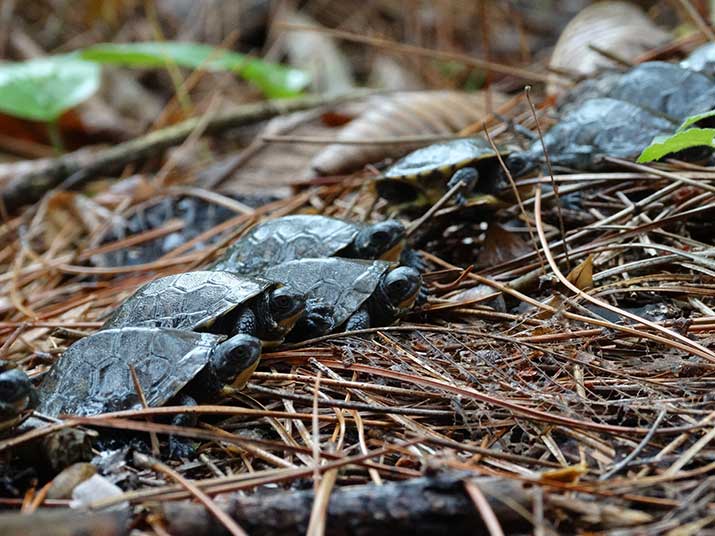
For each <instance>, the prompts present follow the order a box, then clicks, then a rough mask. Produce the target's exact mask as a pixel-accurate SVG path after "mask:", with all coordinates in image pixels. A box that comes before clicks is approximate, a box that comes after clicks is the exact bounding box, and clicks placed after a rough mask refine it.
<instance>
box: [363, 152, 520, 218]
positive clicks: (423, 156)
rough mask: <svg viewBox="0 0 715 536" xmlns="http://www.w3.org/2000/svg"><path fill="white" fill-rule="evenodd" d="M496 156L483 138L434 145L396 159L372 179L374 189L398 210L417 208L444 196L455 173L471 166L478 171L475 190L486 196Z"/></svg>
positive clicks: (495, 173) (495, 174)
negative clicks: (477, 189) (477, 188)
mask: <svg viewBox="0 0 715 536" xmlns="http://www.w3.org/2000/svg"><path fill="white" fill-rule="evenodd" d="M500 153H501V154H504V155H506V154H507V152H506V151H501V150H500ZM496 154H497V153H495V152H494V149H493V148H492V146H491V145H490V144H489V142H488V141H487V140H485V139H483V138H465V139H457V140H451V141H446V142H443V143H435V144H433V145H428V146H427V147H423V148H421V149H417V150H416V151H413V152H411V153H410V154H408V155H407V156H405V157H404V158H402V159H401V160H398V161H397V162H396V163H395V164H393V165H392V166H390V167H389V168H388V169H387V170H386V171H385V173H383V175H382V176H381V177H379V178H378V179H377V180H376V183H375V186H376V188H377V192H378V194H379V195H380V196H381V197H383V198H384V199H386V200H387V201H389V202H391V203H394V204H397V205H401V206H398V207H397V208H398V209H400V208H420V207H424V206H427V205H432V204H434V203H436V202H437V201H438V200H439V199H440V197H442V195H444V193H445V192H446V191H447V182H448V181H449V179H450V178H451V177H452V175H453V174H454V172H455V171H457V170H458V169H462V168H464V167H468V166H472V167H475V168H477V171H478V172H479V182H478V184H479V191H480V192H483V193H490V192H491V190H493V189H494V185H495V184H496V182H497V180H496V179H497V178H498V177H499V176H500V175H499V162H498V161H497V159H496ZM492 183H493V184H492Z"/></svg>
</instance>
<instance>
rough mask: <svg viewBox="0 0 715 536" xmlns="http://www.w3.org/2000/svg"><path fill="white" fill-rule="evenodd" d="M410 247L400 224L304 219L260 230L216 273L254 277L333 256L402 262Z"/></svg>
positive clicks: (247, 236) (259, 227)
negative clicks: (284, 265) (297, 262)
mask: <svg viewBox="0 0 715 536" xmlns="http://www.w3.org/2000/svg"><path fill="white" fill-rule="evenodd" d="M404 245H405V228H404V226H403V225H402V224H401V223H400V222H398V221H396V220H387V221H382V222H378V223H373V224H364V223H358V222H351V221H346V220H341V219H338V218H330V217H328V216H320V215H308V214H298V215H293V216H284V217H282V218H276V219H274V220H270V221H266V222H264V223H260V224H258V225H256V226H255V227H253V228H252V229H251V230H250V231H249V232H248V233H246V234H245V235H244V236H243V237H241V238H240V239H239V240H237V241H236V242H235V243H234V244H233V245H231V247H229V248H228V250H226V253H225V254H224V255H223V257H221V258H220V259H219V260H218V261H217V262H216V263H214V264H213V265H212V266H211V267H210V269H212V270H226V271H228V272H233V273H238V274H247V275H251V274H258V273H260V272H261V271H262V270H264V269H265V268H268V267H269V266H273V265H276V264H281V263H284V262H287V261H292V260H295V259H303V258H320V257H333V256H337V257H346V258H355V259H383V260H388V261H398V260H399V259H400V255H401V254H402V253H403V248H404Z"/></svg>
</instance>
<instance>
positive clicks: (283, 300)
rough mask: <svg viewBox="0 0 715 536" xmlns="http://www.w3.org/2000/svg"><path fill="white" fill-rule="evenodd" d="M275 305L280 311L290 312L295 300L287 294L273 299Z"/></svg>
mask: <svg viewBox="0 0 715 536" xmlns="http://www.w3.org/2000/svg"><path fill="white" fill-rule="evenodd" d="M273 304H274V305H275V306H276V308H277V309H278V310H279V311H289V310H290V309H292V308H293V299H292V298H291V297H290V296H286V295H285V294H280V295H278V296H274V297H273Z"/></svg>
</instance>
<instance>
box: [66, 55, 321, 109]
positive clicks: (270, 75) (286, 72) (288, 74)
mask: <svg viewBox="0 0 715 536" xmlns="http://www.w3.org/2000/svg"><path fill="white" fill-rule="evenodd" d="M79 55H80V57H81V58H82V59H85V60H91V61H96V62H99V63H103V64H114V65H124V66H127V67H166V65H167V64H170V63H175V64H176V65H179V66H181V67H188V68H190V69H199V68H201V69H205V70H208V71H231V72H234V73H236V74H238V75H239V76H241V77H242V78H244V79H245V80H248V81H249V82H251V83H253V84H255V85H256V86H257V87H258V88H259V89H260V90H261V91H263V93H264V94H265V95H266V96H268V97H270V98H281V97H293V96H296V95H298V94H300V92H301V91H302V90H303V89H305V87H306V86H307V85H308V83H309V82H310V78H309V76H308V75H307V74H306V73H305V72H303V71H300V70H298V69H292V68H290V67H285V66H283V65H278V64H275V63H270V62H267V61H263V60H260V59H257V58H251V57H250V56H246V55H244V54H238V53H237V52H230V51H228V50H224V49H220V48H214V47H211V46H208V45H202V44H198V43H185V42H177V41H162V42H145V43H104V44H99V45H94V46H91V47H89V48H86V49H84V50H82V51H80V52H79Z"/></svg>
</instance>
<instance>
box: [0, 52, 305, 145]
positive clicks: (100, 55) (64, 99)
mask: <svg viewBox="0 0 715 536" xmlns="http://www.w3.org/2000/svg"><path fill="white" fill-rule="evenodd" d="M171 63H174V64H176V65H179V66H182V67H188V68H191V69H199V68H201V69H206V70H210V71H218V70H223V71H231V72H234V73H236V74H238V75H239V76H241V77H243V78H245V79H246V80H248V81H249V82H251V83H253V84H255V85H256V86H257V87H258V88H260V89H261V91H263V93H265V95H266V96H268V97H269V98H281V97H292V96H295V95H299V94H300V92H301V91H302V90H303V89H305V87H306V86H307V85H308V83H309V81H310V80H309V77H308V75H307V74H306V73H304V72H303V71H299V70H297V69H292V68H289V67H285V66H283V65H277V64H274V63H270V62H266V61H263V60H259V59H255V58H251V57H248V56H245V55H242V54H237V53H235V52H230V51H227V50H222V49H217V48H214V47H210V46H207V45H201V44H196V43H179V42H157V43H151V42H149V43H129V44H115V43H108V44H101V45H95V46H92V47H89V48H86V49H83V50H79V51H77V52H74V53H72V54H63V55H57V56H47V57H44V58H37V59H33V60H29V61H23V62H17V63H15V62H7V63H0V112H4V113H6V114H8V115H12V116H15V117H20V118H22V119H30V120H32V121H42V122H44V123H46V124H47V126H48V132H49V135H50V141H51V142H52V145H53V146H54V147H55V148H56V149H58V150H60V151H61V149H62V140H61V138H60V134H59V128H58V124H57V122H58V120H59V118H60V116H61V115H62V114H63V113H65V112H66V111H67V110H70V109H71V108H73V107H75V106H77V105H78V104H80V103H81V102H83V101H85V100H86V99H88V98H89V97H91V96H92V95H93V94H94V93H95V92H96V91H97V89H99V85H100V83H101V64H112V65H125V66H128V67H166V66H167V64H171Z"/></svg>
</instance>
